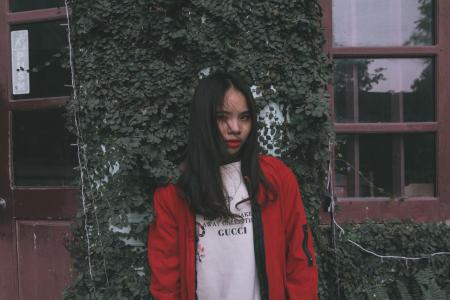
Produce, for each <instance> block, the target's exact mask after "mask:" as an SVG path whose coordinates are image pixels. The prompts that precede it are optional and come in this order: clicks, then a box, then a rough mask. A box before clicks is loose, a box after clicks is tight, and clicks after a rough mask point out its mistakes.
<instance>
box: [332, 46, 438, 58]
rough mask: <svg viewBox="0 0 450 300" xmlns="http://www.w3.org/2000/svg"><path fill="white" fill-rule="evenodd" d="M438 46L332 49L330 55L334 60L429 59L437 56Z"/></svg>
mask: <svg viewBox="0 0 450 300" xmlns="http://www.w3.org/2000/svg"><path fill="white" fill-rule="evenodd" d="M439 51H440V49H439V47H438V46H427V47H342V48H332V49H331V54H332V55H333V57H335V58H341V57H348V58H358V57H375V58H383V57H386V58H404V57H407V58H409V57H430V56H436V55H438V54H439Z"/></svg>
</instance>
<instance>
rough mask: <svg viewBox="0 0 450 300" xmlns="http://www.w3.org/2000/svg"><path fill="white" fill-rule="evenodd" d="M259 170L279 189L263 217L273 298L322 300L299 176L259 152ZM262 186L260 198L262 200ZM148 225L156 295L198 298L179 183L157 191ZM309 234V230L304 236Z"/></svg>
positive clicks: (191, 228)
mask: <svg viewBox="0 0 450 300" xmlns="http://www.w3.org/2000/svg"><path fill="white" fill-rule="evenodd" d="M260 165H261V169H262V171H263V173H264V175H265V176H266V178H267V180H268V181H269V182H270V183H271V184H272V185H273V187H274V188H275V190H276V191H277V198H276V199H275V201H269V202H268V204H266V205H265V206H263V208H262V211H261V219H262V223H263V232H264V246H265V247H264V248H265V262H266V273H267V279H268V280H267V281H268V286H269V299H271V300H282V299H302V300H310V299H312V300H313V299H318V296H317V284H318V275H317V266H316V261H315V257H314V249H313V243H312V236H311V231H310V229H309V227H308V226H307V221H306V217H305V212H304V208H303V203H302V200H301V196H300V190H299V187H298V184H297V180H296V178H295V176H294V174H293V173H292V171H291V170H290V169H289V168H288V167H287V166H286V165H285V164H284V163H282V162H281V161H280V160H278V159H276V158H274V157H270V156H261V158H260ZM262 197H263V193H262V190H260V193H259V198H260V199H258V200H260V201H261V200H262ZM153 201H154V214H155V218H154V220H153V222H152V223H151V224H150V227H149V234H148V261H149V264H150V269H151V272H152V273H151V279H150V292H151V294H152V295H153V297H154V298H155V299H157V300H165V299H174V300H175V299H182V300H195V281H196V278H195V276H196V275H195V217H194V214H193V213H192V212H191V210H190V209H189V207H188V206H187V204H186V202H185V201H184V200H183V199H182V198H181V197H180V196H179V194H178V192H177V188H176V187H175V185H168V186H165V187H161V188H158V189H157V190H156V191H155V194H154V198H153ZM305 233H306V235H305Z"/></svg>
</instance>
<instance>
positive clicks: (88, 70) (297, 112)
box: [65, 0, 450, 299]
mask: <svg viewBox="0 0 450 300" xmlns="http://www.w3.org/2000/svg"><path fill="white" fill-rule="evenodd" d="M69 5H70V7H71V11H72V17H71V24H70V25H71V30H72V31H71V33H72V34H71V40H72V44H73V50H74V61H73V62H74V67H75V80H76V91H77V94H76V97H75V98H74V99H73V100H72V101H71V103H70V104H69V106H68V110H69V114H68V115H69V116H76V118H75V119H76V122H73V124H72V125H71V129H72V130H73V132H74V133H76V134H77V135H78V138H79V146H80V147H79V158H80V167H79V171H80V175H81V176H80V186H81V188H80V190H81V192H80V211H79V214H78V215H77V219H76V222H75V224H74V228H73V237H74V240H73V242H71V243H70V245H69V248H70V251H71V253H72V256H73V257H74V272H75V273H76V274H77V276H76V278H75V281H74V283H73V285H72V286H71V287H69V288H68V289H67V290H66V294H65V298H66V299H147V298H149V297H150V296H149V295H148V278H149V271H148V268H147V262H146V248H145V242H146V233H147V225H148V223H149V222H150V221H151V219H152V216H151V200H152V199H151V194H152V190H153V189H154V187H155V186H156V185H158V184H162V183H166V182H168V181H171V180H172V181H173V180H176V178H177V176H178V167H177V166H178V164H179V162H180V160H181V159H182V154H183V151H184V147H185V142H186V126H187V117H188V115H187V109H188V104H189V102H190V99H191V97H192V94H193V89H194V87H195V86H196V83H197V82H198V79H199V77H200V76H201V75H202V74H204V73H205V72H208V71H214V70H218V69H221V70H228V71H234V72H237V73H240V74H241V75H243V76H244V77H246V78H247V79H248V80H249V81H250V82H252V84H253V86H254V89H255V93H256V94H257V95H259V96H258V98H257V102H258V106H259V107H260V108H263V107H266V105H267V104H269V103H275V104H277V107H279V108H280V110H281V114H282V116H283V118H285V119H286V120H287V121H288V122H284V123H283V124H281V125H280V124H279V122H273V126H272V127H270V128H266V129H265V130H262V137H261V143H262V144H263V145H265V146H266V147H267V148H269V150H270V148H271V145H270V143H268V141H269V140H270V136H274V135H275V136H278V137H279V138H280V139H279V143H280V144H279V145H278V146H279V147H280V148H281V149H283V151H282V152H281V153H277V154H279V155H281V156H282V159H283V160H284V161H285V162H286V163H287V164H289V165H290V166H291V167H292V168H293V169H294V171H295V173H296V174H297V176H298V178H299V181H300V182H301V186H302V193H303V198H304V202H305V206H306V208H307V213H308V218H309V221H310V223H311V224H312V225H313V229H314V236H315V240H316V246H317V251H318V253H319V262H320V267H321V274H320V280H321V283H320V293H321V298H322V299H333V298H329V297H333V296H332V295H336V293H337V290H336V286H337V285H336V283H337V279H338V278H341V281H340V285H341V288H340V290H341V292H342V295H343V297H349V298H350V299H351V297H353V296H352V295H355V297H356V299H362V298H359V296H360V295H364V296H367V295H369V294H370V293H369V292H370V287H372V286H375V283H377V282H378V281H377V280H378V279H379V277H375V278H372V277H369V276H368V275H367V273H364V272H365V270H364V267H363V266H365V265H366V264H364V262H365V260H366V259H367V257H365V256H364V255H362V254H361V253H354V252H355V251H354V249H351V248H350V247H348V246H347V244H346V243H345V239H344V240H342V247H341V248H339V249H341V250H340V251H341V252H338V256H334V252H333V251H332V250H329V249H330V245H329V244H328V241H327V237H328V233H327V232H326V230H327V229H325V230H324V231H320V230H319V228H318V210H319V208H320V206H321V202H322V199H323V198H324V197H323V195H324V192H325V190H324V189H325V187H324V178H325V176H326V173H325V168H324V166H325V164H326V162H327V159H328V153H327V151H328V143H329V140H330V136H331V135H332V132H331V127H330V123H329V121H328V111H327V110H328V101H327V95H326V92H325V86H326V84H327V82H328V80H329V78H330V76H329V75H330V73H331V64H330V62H329V61H328V60H327V58H326V56H325V55H324V54H323V53H322V51H321V49H322V45H323V36H322V30H321V27H320V17H321V9H320V7H319V5H318V1H316V0H297V1H291V0H267V1H236V0H234V1H230V0H224V1H206V0H191V1H176V0H166V1H150V0H122V1H110V0H90V1H81V0H71V1H69ZM266 111H267V112H268V117H269V119H270V118H276V117H274V116H272V114H271V113H270V112H271V110H270V109H268V110H266ZM273 127H275V128H273ZM275 150H276V149H275ZM367 226H368V227H367V229H363V228H366V227H360V228H359V229H358V230H359V231H357V232H366V231H367V230H369V231H370V230H372V228H373V226H372V225H367ZM402 226H403V225H398V226H397V227H398V228H402ZM415 226H416V227H417V229H418V230H419V228H422V227H420V225H415ZM397 227H393V228H397ZM377 228H378V227H377ZM389 228H390V227H389ZM439 228H441V227H439ZM364 230H366V231H364ZM378 230H379V228H378ZM426 230H428V229H426ZM440 230H441V231H439V232H441V233H442V232H445V231H443V230H442V228H441V229H440ZM355 232H356V231H355ZM377 232H378V233H377V235H375V237H376V238H377V239H378V238H380V239H383V232H384V231H382V230H379V231H377ZM395 232H401V230H397V231H395ZM371 233H372V232H371ZM374 234H375V233H374ZM367 238H368V236H366V235H361V236H360V239H362V240H363V242H364V239H367ZM447 240H450V239H447ZM367 242H368V243H369V242H370V241H367ZM338 243H339V241H338ZM370 243H372V242H370ZM370 245H371V244H370ZM376 245H380V244H378V243H377V244H376ZM400 246H401V245H396V246H395V250H398V251H399V252H401V250H402V249H400V248H398V247H400ZM437 246H441V245H433V247H434V248H436V247H437ZM444 246H445V245H444ZM433 247H431V248H433ZM425 248H426V247H425ZM345 249H347V250H345ZM418 249H419V248H418ZM420 249H422V248H420ZM388 250H389V249H386V251H388ZM427 250H429V249H427ZM352 251H353V252H352ZM353 255H356V256H357V255H359V256H357V257H359V258H360V260H361V263H359V264H356V262H355V268H352V266H353V265H352V264H348V262H349V260H351V258H352V257H353ZM356 256H355V257H356ZM336 257H338V258H339V259H338V260H336ZM341 258H342V259H341ZM367 266H368V267H369V266H371V264H367ZM356 267H358V268H356ZM373 268H375V265H374V266H373ZM447 268H448V267H447ZM336 270H340V273H339V274H340V275H339V274H337V273H336ZM445 270H448V269H445V268H442V270H441V271H442V272H444V271H445ZM358 272H359V273H358ZM438 273H439V272H438ZM342 274H347V275H346V276H341V275H342ZM408 274H409V273H408ZM433 274H437V273H436V272H435V273H433ZM439 274H440V273H439ZM356 276H366V277H364V278H367V280H359V279H358V280H356V279H355V277H356ZM358 278H359V277H358ZM380 278H381V277H380ZM443 280H444V279H442V278H441V277H439V278H437V281H436V282H437V283H438V284H440V286H443ZM368 291H369V292H368Z"/></svg>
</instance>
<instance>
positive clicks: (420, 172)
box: [405, 133, 436, 197]
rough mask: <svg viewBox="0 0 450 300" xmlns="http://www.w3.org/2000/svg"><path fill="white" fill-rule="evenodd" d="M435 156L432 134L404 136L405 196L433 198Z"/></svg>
mask: <svg viewBox="0 0 450 300" xmlns="http://www.w3.org/2000/svg"><path fill="white" fill-rule="evenodd" d="M435 155H436V148H435V138H434V134H432V133H423V134H407V135H405V195H406V196H408V197H411V196H431V197H433V196H435V184H434V183H435V177H436V174H435V173H436V171H435V167H434V166H435V164H436V163H435Z"/></svg>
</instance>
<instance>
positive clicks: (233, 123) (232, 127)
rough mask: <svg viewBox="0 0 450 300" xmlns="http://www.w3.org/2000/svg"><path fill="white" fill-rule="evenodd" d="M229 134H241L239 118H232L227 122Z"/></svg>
mask: <svg viewBox="0 0 450 300" xmlns="http://www.w3.org/2000/svg"><path fill="white" fill-rule="evenodd" d="M227 125H228V133H230V134H239V133H240V132H241V126H240V124H239V120H238V118H230V119H229V120H228V122H227Z"/></svg>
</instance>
